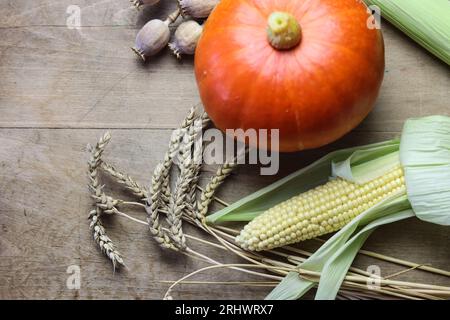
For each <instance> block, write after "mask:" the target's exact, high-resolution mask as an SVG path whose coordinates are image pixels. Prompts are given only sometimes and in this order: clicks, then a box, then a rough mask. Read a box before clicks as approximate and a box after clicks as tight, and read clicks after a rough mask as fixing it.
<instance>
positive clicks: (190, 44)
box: [169, 20, 203, 59]
mask: <svg viewBox="0 0 450 320" xmlns="http://www.w3.org/2000/svg"><path fill="white" fill-rule="evenodd" d="M202 32H203V27H202V26H201V25H200V24H199V23H198V22H196V21H194V20H189V21H185V22H183V23H181V24H180V25H179V26H178V28H177V30H176V31H175V35H174V39H173V41H172V42H171V43H169V48H170V49H171V50H172V52H173V53H174V54H175V55H176V56H177V58H178V59H179V58H180V57H181V55H182V54H194V53H195V48H196V47H197V42H198V39H199V38H200V36H201V34H202Z"/></svg>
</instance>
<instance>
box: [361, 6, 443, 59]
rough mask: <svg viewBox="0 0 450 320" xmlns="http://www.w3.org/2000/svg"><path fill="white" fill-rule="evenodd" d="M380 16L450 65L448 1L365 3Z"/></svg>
mask: <svg viewBox="0 0 450 320" xmlns="http://www.w3.org/2000/svg"><path fill="white" fill-rule="evenodd" d="M364 2H365V3H366V4H367V5H368V6H370V5H376V6H378V7H379V8H380V9H381V16H382V17H383V18H386V19H387V20H388V21H389V22H390V23H392V24H393V25H394V26H396V27H397V28H399V29H400V30H401V31H403V32H404V33H405V34H406V35H408V36H409V37H410V38H411V39H413V40H414V41H416V42H417V43H419V44H420V45H421V46H423V47H424V48H426V49H427V50H428V51H430V52H431V53H433V54H434V55H435V56H437V57H438V58H439V59H441V60H442V61H444V62H445V63H446V64H448V65H450V3H449V1H448V0H364Z"/></svg>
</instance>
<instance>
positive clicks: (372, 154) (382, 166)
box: [332, 145, 400, 184]
mask: <svg viewBox="0 0 450 320" xmlns="http://www.w3.org/2000/svg"><path fill="white" fill-rule="evenodd" d="M398 150H399V146H398V145H392V146H391V145H388V146H385V147H380V148H378V150H374V149H368V150H358V151H355V152H354V153H353V154H352V155H351V156H350V157H348V158H347V159H346V160H345V161H342V162H338V163H335V162H334V163H333V166H332V173H333V176H335V177H341V178H343V179H345V180H348V181H352V182H355V183H358V184H363V183H366V182H369V181H371V180H374V179H376V178H378V177H381V176H382V175H384V174H385V173H386V172H388V171H391V170H393V169H394V168H395V167H396V166H398V165H399V164H400V156H399V151H398Z"/></svg>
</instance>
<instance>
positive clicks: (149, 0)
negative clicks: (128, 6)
mask: <svg viewBox="0 0 450 320" xmlns="http://www.w3.org/2000/svg"><path fill="white" fill-rule="evenodd" d="M159 1H160V0H130V2H131V3H132V4H133V5H134V6H135V7H136V8H138V9H139V8H140V7H141V6H143V5H149V6H152V5H154V4H157V3H158V2H159Z"/></svg>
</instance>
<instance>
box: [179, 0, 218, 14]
mask: <svg viewBox="0 0 450 320" xmlns="http://www.w3.org/2000/svg"><path fill="white" fill-rule="evenodd" d="M219 2H220V0H178V4H179V6H180V8H181V14H182V15H183V16H189V17H192V18H207V17H208V16H209V14H210V13H211V11H213V9H214V8H215V7H216V5H217V4H218V3H219Z"/></svg>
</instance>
